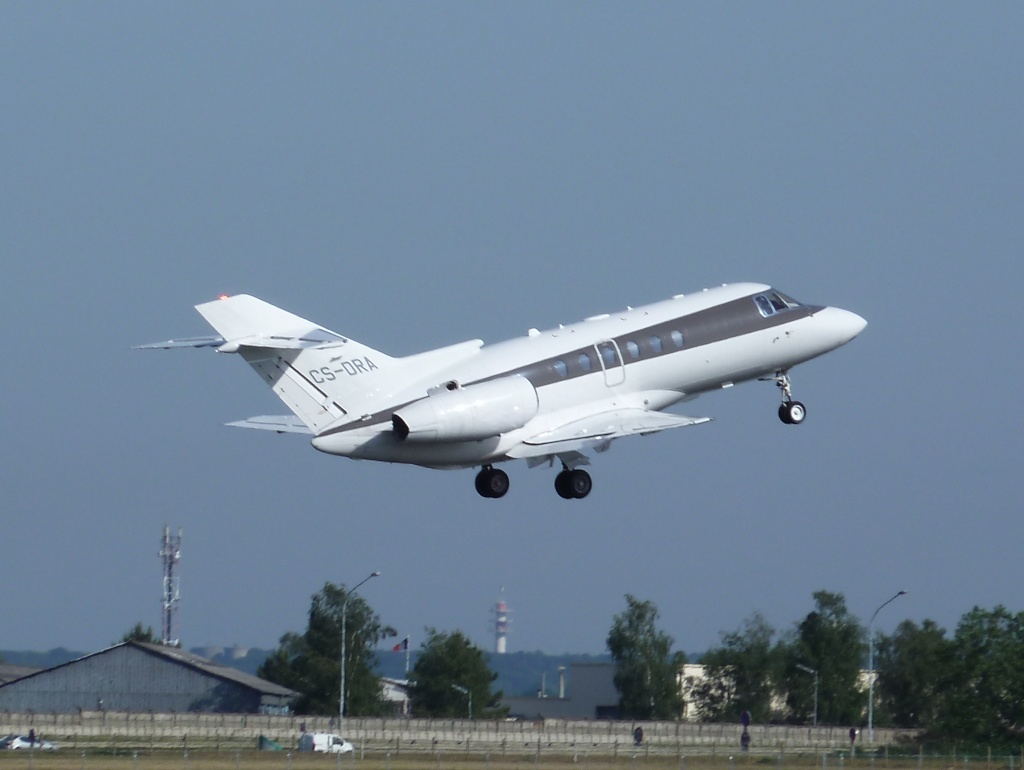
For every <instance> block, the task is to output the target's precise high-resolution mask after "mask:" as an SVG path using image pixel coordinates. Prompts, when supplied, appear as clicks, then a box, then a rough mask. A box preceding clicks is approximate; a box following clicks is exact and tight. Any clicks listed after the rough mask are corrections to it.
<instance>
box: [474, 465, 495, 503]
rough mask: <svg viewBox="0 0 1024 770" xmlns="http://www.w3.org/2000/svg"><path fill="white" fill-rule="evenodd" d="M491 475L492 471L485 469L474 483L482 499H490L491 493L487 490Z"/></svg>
mask: <svg viewBox="0 0 1024 770" xmlns="http://www.w3.org/2000/svg"><path fill="white" fill-rule="evenodd" d="M489 475H490V469H489V468H484V469H483V470H481V471H480V472H479V473H478V474H476V480H475V481H474V482H473V484H474V486H476V493H477V494H478V495H480V497H490V496H491V491H490V489H488V488H487V481H488V476H489Z"/></svg>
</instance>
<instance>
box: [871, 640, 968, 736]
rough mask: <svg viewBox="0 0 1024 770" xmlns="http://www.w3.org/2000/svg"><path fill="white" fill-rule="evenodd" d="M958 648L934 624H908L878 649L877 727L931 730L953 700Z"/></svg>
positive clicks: (878, 644) (881, 642) (876, 684)
mask: <svg viewBox="0 0 1024 770" xmlns="http://www.w3.org/2000/svg"><path fill="white" fill-rule="evenodd" d="M952 663H953V643H952V641H951V640H950V639H948V638H947V637H946V630H945V629H943V628H939V626H938V625H936V623H935V621H933V620H925V621H924V622H923V623H922V624H921V625H920V626H919V625H917V624H916V623H914V622H913V621H910V620H905V621H903V622H902V623H900V625H899V626H897V628H896V631H895V632H894V633H893V635H892V636H885V635H880V636H879V641H878V642H876V644H875V670H876V671H877V673H878V679H877V681H876V683H875V696H876V697H877V698H878V700H877V702H876V704H875V712H874V721H875V724H881V725H885V724H892V725H895V726H896V727H908V728H914V727H916V728H931V727H933V726H934V725H935V724H936V723H937V721H938V719H939V716H940V714H941V713H942V712H943V708H944V707H943V704H944V703H945V701H946V700H947V696H948V694H949V685H950V682H949V676H950V671H951V669H952Z"/></svg>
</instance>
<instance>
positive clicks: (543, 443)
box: [508, 409, 711, 458]
mask: <svg viewBox="0 0 1024 770" xmlns="http://www.w3.org/2000/svg"><path fill="white" fill-rule="evenodd" d="M710 421H711V418H710V417H686V416H684V415H677V414H665V413H664V412H652V411H649V410H647V409H615V410H612V411H610V412H602V413H601V414H595V415H590V416H588V417H584V418H582V419H579V420H573V421H572V422H569V423H566V424H565V425H560V426H559V427H557V428H553V429H551V430H547V431H544V432H542V433H538V434H537V435H536V436H531V437H530V438H528V439H526V440H525V441H524V442H523V443H522V444H520V445H519V446H517V447H515V448H514V449H512V450H511V451H510V452H509V453H508V455H509V457H515V458H528V457H538V456H543V455H556V454H560V453H562V452H570V451H576V450H579V449H583V448H586V447H588V446H593V445H595V444H600V445H603V448H607V444H608V443H609V442H611V441H612V440H614V439H617V438H622V437H624V436H635V435H640V436H646V435H648V434H650V433H657V432H659V431H663V430H668V429H669V428H685V427H687V426H689V425H700V424H701V423H705V422H710ZM601 448H602V447H598V449H601Z"/></svg>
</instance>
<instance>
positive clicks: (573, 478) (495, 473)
mask: <svg viewBox="0 0 1024 770" xmlns="http://www.w3.org/2000/svg"><path fill="white" fill-rule="evenodd" d="M593 486H594V482H593V481H591V479H590V474H589V473H587V472H586V471H585V470H582V469H581V468H575V469H573V470H569V468H567V467H566V466H565V465H563V466H562V472H561V473H559V474H558V475H557V476H555V491H556V492H558V495H559V497H562V498H564V499H565V500H582V499H583V498H584V497H586V496H587V495H589V494H590V490H591V488H592V487H593ZM508 487H509V481H508V474H507V473H505V471H503V470H499V469H498V468H493V467H491V466H490V465H485V466H484V467H483V468H481V469H480V472H479V473H478V474H476V491H477V494H478V495H480V497H490V498H498V497H504V496H505V493H506V492H508Z"/></svg>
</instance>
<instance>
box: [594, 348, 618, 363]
mask: <svg viewBox="0 0 1024 770" xmlns="http://www.w3.org/2000/svg"><path fill="white" fill-rule="evenodd" d="M598 349H599V350H600V351H601V358H603V359H604V365H605V366H615V365H616V364H617V363H618V362H619V357H618V356H617V355H615V347H614V346H613V345H612V344H611V343H610V342H604V343H602V344H601V345H600V346H599V347H598Z"/></svg>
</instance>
